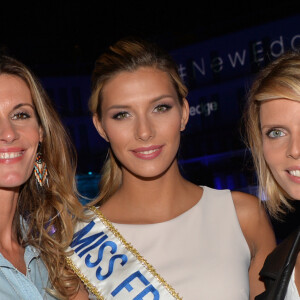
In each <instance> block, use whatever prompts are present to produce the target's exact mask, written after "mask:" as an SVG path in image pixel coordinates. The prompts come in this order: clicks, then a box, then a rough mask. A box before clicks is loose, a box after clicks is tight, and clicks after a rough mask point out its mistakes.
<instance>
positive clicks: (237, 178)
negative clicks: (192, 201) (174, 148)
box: [42, 15, 300, 194]
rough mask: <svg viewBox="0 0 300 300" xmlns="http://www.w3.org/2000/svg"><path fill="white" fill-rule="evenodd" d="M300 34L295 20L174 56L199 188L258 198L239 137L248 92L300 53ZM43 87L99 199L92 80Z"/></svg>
mask: <svg viewBox="0 0 300 300" xmlns="http://www.w3.org/2000/svg"><path fill="white" fill-rule="evenodd" d="M299 28H300V16H299V15H296V16H294V17H290V18H288V19H282V20H278V21H276V22H272V23H268V24H265V25H262V26H257V27H253V28H249V29H246V30H243V31H239V32H235V33H232V34H228V35H225V36H221V37H218V38H214V39H211V40H207V41H204V42H200V43H198V44H193V45H190V46H187V47H183V48H180V49H175V50H174V51H172V52H171V55H172V56H173V57H174V59H175V61H176V62H177V63H178V65H179V71H180V74H181V76H182V78H183V80H184V81H185V83H186V84H187V86H188V88H189V94H188V101H189V104H190V120H189V123H188V126H187V128H186V130H185V131H184V133H183V135H182V144H181V147H180V151H179V162H180V165H181V168H182V172H183V173H184V174H185V176H186V177H188V178H189V179H191V180H193V181H194V182H196V183H198V184H207V185H210V186H214V187H216V188H231V189H237V190H245V191H248V192H252V190H251V189H253V188H255V187H254V186H253V185H255V178H253V172H252V169H251V168H249V165H248V153H247V151H246V150H245V147H244V144H243V142H242V140H241V136H240V127H241V125H242V124H241V123H240V117H241V113H242V110H243V107H244V103H245V98H246V93H247V91H248V89H249V86H250V85H251V82H252V80H253V76H255V74H256V73H257V71H258V70H259V69H260V68H262V67H263V66H265V65H266V64H267V63H268V62H269V61H270V60H273V59H275V58H276V57H278V56H280V55H281V54H282V53H283V52H285V51H287V50H289V49H296V48H299V47H300V29H299ZM42 83H43V84H44V86H45V87H46V89H47V91H48V92H49V95H50V96H51V97H52V99H53V100H54V102H55V105H56V108H57V109H58V111H59V113H60V114H61V117H62V118H63V121H64V123H65V125H66V127H67V128H68V130H69V132H70V134H71V136H72V138H73V141H74V143H75V145H76V148H77V150H78V158H79V160H78V182H79V184H80V182H81V179H80V178H82V184H84V187H85V188H84V193H87V194H88V193H89V192H88V187H87V184H88V183H87V182H90V183H91V187H90V191H91V193H90V194H94V193H95V192H96V189H95V180H92V178H93V177H92V176H93V174H98V173H99V171H100V168H101V165H102V163H103V160H104V159H105V156H106V152H107V143H106V142H105V141H104V140H102V139H101V138H100V137H99V135H98V134H97V132H96V130H95V129H94V126H93V124H92V120H91V116H90V115H89V112H88V107H87V102H88V98H89V95H90V74H87V76H80V77H61V78H42ZM89 172H91V173H89ZM87 175H88V176H90V177H86V176H87ZM81 176H82V177H81ZM89 178H90V179H91V180H88V179H89ZM97 180H98V178H97Z"/></svg>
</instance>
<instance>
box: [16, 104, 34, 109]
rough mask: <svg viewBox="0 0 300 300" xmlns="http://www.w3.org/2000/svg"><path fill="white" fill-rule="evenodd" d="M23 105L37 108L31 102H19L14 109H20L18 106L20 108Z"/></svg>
mask: <svg viewBox="0 0 300 300" xmlns="http://www.w3.org/2000/svg"><path fill="white" fill-rule="evenodd" d="M22 106H30V107H31V108H32V109H33V110H35V108H34V106H33V105H32V104H29V103H19V104H17V105H16V106H14V108H13V109H18V108H20V107H22Z"/></svg>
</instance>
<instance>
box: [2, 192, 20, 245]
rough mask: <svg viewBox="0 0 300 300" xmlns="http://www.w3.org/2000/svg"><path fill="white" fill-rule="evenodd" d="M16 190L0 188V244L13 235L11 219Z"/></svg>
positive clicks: (12, 217) (7, 240)
mask: <svg viewBox="0 0 300 300" xmlns="http://www.w3.org/2000/svg"><path fill="white" fill-rule="evenodd" d="M18 197H19V191H18V190H11V189H0V207H1V210H0V244H3V243H5V242H8V243H9V239H12V237H13V228H12V227H13V219H14V215H15V212H16V207H17V201H18Z"/></svg>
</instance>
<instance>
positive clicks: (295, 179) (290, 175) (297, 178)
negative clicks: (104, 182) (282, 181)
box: [287, 166, 300, 184]
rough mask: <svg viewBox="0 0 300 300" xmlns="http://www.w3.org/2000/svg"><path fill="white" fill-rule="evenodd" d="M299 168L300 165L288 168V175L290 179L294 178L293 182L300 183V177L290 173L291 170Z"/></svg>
mask: <svg viewBox="0 0 300 300" xmlns="http://www.w3.org/2000/svg"><path fill="white" fill-rule="evenodd" d="M299 170H300V167H298V166H297V167H291V168H288V169H287V174H288V177H289V178H290V180H292V181H293V182H295V183H298V184H299V183H300V177H298V176H294V175H293V174H290V172H289V171H299Z"/></svg>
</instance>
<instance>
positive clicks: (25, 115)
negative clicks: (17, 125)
mask: <svg viewBox="0 0 300 300" xmlns="http://www.w3.org/2000/svg"><path fill="white" fill-rule="evenodd" d="M28 118H30V115H29V114H28V113H25V112H19V113H15V114H13V116H12V120H25V119H28Z"/></svg>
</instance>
